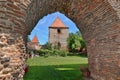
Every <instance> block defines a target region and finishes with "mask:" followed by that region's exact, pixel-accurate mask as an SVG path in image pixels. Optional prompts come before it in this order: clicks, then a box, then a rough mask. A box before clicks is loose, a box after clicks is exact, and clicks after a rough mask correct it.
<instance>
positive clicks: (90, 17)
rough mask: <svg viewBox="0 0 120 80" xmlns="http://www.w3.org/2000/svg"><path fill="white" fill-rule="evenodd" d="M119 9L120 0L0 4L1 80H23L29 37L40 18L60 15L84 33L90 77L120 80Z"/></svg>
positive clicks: (6, 0)
mask: <svg viewBox="0 0 120 80" xmlns="http://www.w3.org/2000/svg"><path fill="white" fill-rule="evenodd" d="M119 7H120V2H119V1H118V0H114V1H113V0H1V1H0V32H1V34H0V49H1V50H0V52H1V53H0V58H1V59H0V61H1V64H0V71H2V73H0V78H1V79H2V78H7V79H6V80H9V78H11V80H12V79H13V78H17V80H19V79H18V78H21V77H22V75H23V74H24V72H20V71H21V70H23V64H24V62H25V59H24V58H25V57H24V56H25V45H24V43H25V42H26V41H25V40H26V36H27V34H29V32H30V31H31V30H32V29H33V27H34V25H35V24H36V23H37V21H38V20H39V19H40V18H42V17H43V16H45V15H46V14H48V13H52V12H55V11H60V12H62V13H64V14H66V15H67V16H68V17H69V18H71V19H72V20H73V21H74V22H76V24H77V26H78V28H79V29H81V31H82V34H83V37H84V39H85V40H86V42H87V50H88V58H89V69H90V71H91V76H92V77H93V78H94V79H95V80H119V79H120V59H119V57H120V48H119V47H120V44H119V43H120V15H119V13H120V9H119ZM3 38H4V40H3ZM9 58H10V60H9ZM16 62H17V63H16ZM5 64H8V65H7V66H5ZM6 70H7V71H6ZM4 72H5V73H4ZM9 73H11V74H9Z"/></svg>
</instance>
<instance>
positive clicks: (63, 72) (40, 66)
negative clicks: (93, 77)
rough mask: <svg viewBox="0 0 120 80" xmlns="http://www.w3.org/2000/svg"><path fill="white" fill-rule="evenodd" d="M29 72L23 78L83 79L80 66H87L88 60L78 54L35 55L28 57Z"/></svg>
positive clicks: (42, 79) (36, 79) (35, 79)
mask: <svg viewBox="0 0 120 80" xmlns="http://www.w3.org/2000/svg"><path fill="white" fill-rule="evenodd" d="M27 63H28V65H29V72H28V73H27V74H25V76H24V80H83V79H82V75H81V72H80V70H79V67H80V66H87V63H88V60H87V58H85V57H80V56H67V57H48V58H44V57H36V58H33V59H28V61H27Z"/></svg>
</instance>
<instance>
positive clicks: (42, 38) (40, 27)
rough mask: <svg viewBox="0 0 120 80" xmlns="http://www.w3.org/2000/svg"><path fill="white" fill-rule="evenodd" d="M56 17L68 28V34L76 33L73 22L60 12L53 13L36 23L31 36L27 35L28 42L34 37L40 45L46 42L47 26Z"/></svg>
mask: <svg viewBox="0 0 120 80" xmlns="http://www.w3.org/2000/svg"><path fill="white" fill-rule="evenodd" d="M56 17H59V18H60V19H61V20H62V22H63V23H64V24H65V25H66V26H67V27H69V33H75V32H76V31H78V28H77V26H76V25H75V23H74V22H73V21H71V20H70V19H69V18H68V17H66V16H65V15H64V14H62V13H60V12H55V13H52V14H48V15H47V16H44V17H43V18H42V19H40V20H39V21H38V23H37V24H36V26H35V27H34V29H33V30H32V32H31V34H30V35H29V38H30V40H32V39H33V37H34V35H36V36H37V37H38V40H39V43H40V44H41V45H43V44H45V43H46V42H48V33H49V26H50V25H51V24H52V23H53V21H54V20H55V19H56Z"/></svg>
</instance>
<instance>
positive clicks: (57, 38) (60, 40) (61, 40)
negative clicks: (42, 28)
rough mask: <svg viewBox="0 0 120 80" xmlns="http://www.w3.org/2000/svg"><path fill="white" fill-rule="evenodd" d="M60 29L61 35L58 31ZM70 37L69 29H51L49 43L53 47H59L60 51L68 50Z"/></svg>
mask: <svg viewBox="0 0 120 80" xmlns="http://www.w3.org/2000/svg"><path fill="white" fill-rule="evenodd" d="M58 29H60V33H58V32H57V30H58ZM68 37H69V31H68V28H67V27H66V28H52V27H49V42H50V43H51V44H52V45H53V46H56V45H59V44H60V49H63V50H67V38H68Z"/></svg>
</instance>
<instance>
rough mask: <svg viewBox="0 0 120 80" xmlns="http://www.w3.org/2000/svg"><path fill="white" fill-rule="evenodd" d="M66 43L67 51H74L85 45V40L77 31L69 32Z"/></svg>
mask: <svg viewBox="0 0 120 80" xmlns="http://www.w3.org/2000/svg"><path fill="white" fill-rule="evenodd" d="M67 43H68V49H69V51H75V50H76V49H78V48H85V47H86V44H85V41H84V39H83V37H82V35H81V33H80V32H79V31H78V32H76V33H70V34H69V37H68V39H67Z"/></svg>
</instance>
